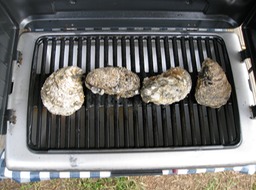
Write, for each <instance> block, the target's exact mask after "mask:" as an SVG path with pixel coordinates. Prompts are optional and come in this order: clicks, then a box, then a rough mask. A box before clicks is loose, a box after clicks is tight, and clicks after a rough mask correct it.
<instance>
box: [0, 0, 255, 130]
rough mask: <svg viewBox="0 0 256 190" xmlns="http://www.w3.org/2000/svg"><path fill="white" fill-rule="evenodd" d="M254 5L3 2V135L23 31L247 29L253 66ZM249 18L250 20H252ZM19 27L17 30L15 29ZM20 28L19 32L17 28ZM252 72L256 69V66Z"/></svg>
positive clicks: (174, 0) (218, 0)
mask: <svg viewBox="0 0 256 190" xmlns="http://www.w3.org/2000/svg"><path fill="white" fill-rule="evenodd" d="M255 4H256V3H255V1H253V0H246V1H244V0H233V1H230V0H226V1H223V0H208V1H205V0H183V1H180V0H160V1H159V0H107V1H106V0H97V1H95V0H83V1H82V0H59V1H51V0H47V1H43V0H23V1H15V0H9V1H1V2H0V133H2V134H3V133H5V130H4V129H3V124H4V123H5V122H4V118H5V115H8V111H6V106H7V97H8V93H9V91H10V89H11V65H12V64H11V63H12V62H13V60H17V58H16V55H17V53H16V51H15V50H16V43H17V39H18V38H17V34H18V32H19V29H28V30H31V31H37V30H39V31H40V30H53V29H59V30H72V29H77V30H79V29H80V30H84V29H85V28H94V29H96V28H100V29H101V28H104V27H110V28H120V27H124V28H127V29H129V28H133V29H134V28H135V27H139V28H149V29H150V28H154V27H156V28H235V27H237V26H240V25H241V24H242V23H243V22H244V21H245V19H246V18H249V19H248V20H247V22H245V25H243V28H244V34H245V41H246V45H247V50H248V51H249V52H250V56H251V58H252V61H253V62H255V60H256V57H255V56H256V54H255V53H253V52H255V50H256V47H255V44H256V42H255V41H256V39H255V33H256V31H255V26H256V25H255V19H254V18H255V12H254V13H253V12H251V10H255V9H254V8H253V7H255V6H254V5H255ZM248 14H250V15H251V16H250V15H248ZM16 23H17V24H16ZM18 26H19V27H18ZM253 70H254V71H256V66H255V65H254V64H253Z"/></svg>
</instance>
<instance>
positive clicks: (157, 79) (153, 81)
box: [140, 67, 192, 104]
mask: <svg viewBox="0 0 256 190" xmlns="http://www.w3.org/2000/svg"><path fill="white" fill-rule="evenodd" d="M191 87H192V81H191V77H190V75H189V73H188V72H187V71H186V70H184V69H183V68H180V67H175V68H171V69H169V70H167V71H166V72H164V73H162V74H160V75H157V76H152V77H149V78H145V79H144V81H143V86H142V89H141V92H140V93H141V97H142V100H143V101H144V102H146V103H149V102H153V103H155V104H172V103H174V102H178V101H180V100H182V99H184V98H185V97H186V96H187V94H188V93H189V92H190V90H191Z"/></svg>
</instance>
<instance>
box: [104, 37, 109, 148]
mask: <svg viewBox="0 0 256 190" xmlns="http://www.w3.org/2000/svg"><path fill="white" fill-rule="evenodd" d="M108 47H109V46H108V38H105V39H104V67H107V66H108ZM109 101H110V97H109V96H107V95H106V96H105V103H104V123H105V135H104V137H105V146H106V147H107V148H109V147H110V129H109V128H110V126H109V120H108V118H109Z"/></svg>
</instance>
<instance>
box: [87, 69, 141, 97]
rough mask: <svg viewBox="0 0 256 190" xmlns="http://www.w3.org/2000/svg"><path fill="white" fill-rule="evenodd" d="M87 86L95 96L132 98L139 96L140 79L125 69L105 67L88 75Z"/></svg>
mask: <svg viewBox="0 0 256 190" xmlns="http://www.w3.org/2000/svg"><path fill="white" fill-rule="evenodd" d="M85 85H86V87H87V88H89V89H90V90H91V91H92V92H93V93H95V94H100V95H103V94H104V93H106V94H109V95H117V97H118V98H119V97H122V98H130V97H133V96H135V95H136V94H139V88H140V79H139V77H138V76H137V75H136V74H135V73H133V72H132V71H129V70H128V69H126V68H124V67H104V68H98V69H95V70H93V71H91V72H90V73H88V75H87V76H86V79H85Z"/></svg>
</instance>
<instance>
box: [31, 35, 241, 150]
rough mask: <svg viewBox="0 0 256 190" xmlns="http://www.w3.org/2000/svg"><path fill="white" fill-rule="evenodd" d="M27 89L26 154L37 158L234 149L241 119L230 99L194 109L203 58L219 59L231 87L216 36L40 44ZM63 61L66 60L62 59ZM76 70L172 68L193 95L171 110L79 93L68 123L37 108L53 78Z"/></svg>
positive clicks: (144, 72)
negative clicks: (62, 153) (186, 78)
mask: <svg viewBox="0 0 256 190" xmlns="http://www.w3.org/2000/svg"><path fill="white" fill-rule="evenodd" d="M35 47H36V49H35V51H34V58H33V70H32V76H31V79H32V80H31V84H30V93H29V94H30V96H32V97H31V98H30V99H31V100H32V101H31V103H30V104H29V105H31V106H30V107H29V112H28V122H30V123H31V125H28V126H31V127H28V132H27V134H28V140H27V142H28V146H29V147H30V148H32V149H34V150H39V151H40V150H64V149H65V150H78V149H81V150H91V151H94V150H98V149H122V150H123V148H128V149H130V148H157V147H176V148H178V147H188V148H194V147H198V146H203V147H205V146H206V147H207V146H211V145H224V146H230V145H235V144H237V143H238V142H239V139H240V136H239V134H240V133H239V131H240V128H239V117H238V111H237V110H238V108H237V103H236V96H235V92H234V91H233V92H232V96H231V99H230V100H229V102H228V104H227V105H225V106H223V107H222V108H220V109H218V110H217V109H211V108H206V107H204V106H201V105H198V104H197V103H196V101H195V97H194V93H195V84H196V80H197V75H198V71H199V70H200V69H201V63H202V62H203V60H204V59H205V58H206V57H210V58H213V59H216V61H218V62H219V63H220V64H221V66H222V67H223V69H224V70H225V72H226V74H227V77H228V79H229V81H230V82H231V84H232V87H233V89H234V85H233V83H234V82H233V78H232V72H231V67H230V63H229V59H228V55H227V51H226V48H225V43H224V42H223V40H222V39H221V38H219V37H216V36H189V37H188V36H160V35H158V36H150V35H148V36H143V35H139V36H124V35H120V36H104V35H103V36H100V35H95V36H66V37H63V36H52V37H49V36H48V37H42V39H38V42H37V44H36V46H35ZM65 56H66V57H65ZM71 65H77V66H78V67H81V68H83V69H84V71H85V74H88V73H89V72H90V71H91V70H92V69H94V68H99V67H102V66H104V67H107V66H109V65H113V66H123V67H126V68H130V69H131V70H132V71H133V72H136V73H137V74H138V75H139V77H140V79H141V83H142V81H143V79H144V78H145V77H148V76H154V75H157V74H160V73H162V72H163V71H165V70H166V69H169V68H170V67H171V66H179V67H184V68H185V69H186V70H187V71H189V72H190V74H191V78H192V84H193V87H192V90H191V93H190V94H189V95H188V96H187V97H186V98H185V99H184V100H182V101H180V102H177V103H174V104H172V105H165V106H158V105H155V104H152V103H149V104H146V103H144V102H143V101H142V100H141V98H140V96H135V97H133V98H129V99H123V98H120V99H117V98H115V97H113V96H109V95H103V96H99V95H95V94H93V93H92V92H91V91H90V90H88V89H87V88H86V87H85V86H84V92H85V102H84V105H83V107H82V108H81V109H80V110H79V111H77V112H76V113H75V114H74V115H72V116H69V117H63V116H55V115H52V114H51V113H50V112H48V111H47V110H46V108H44V107H43V106H42V102H41V99H40V88H41V86H42V84H43V82H44V81H45V79H46V77H47V76H49V74H50V73H52V72H53V71H55V70H57V69H58V68H62V67H64V66H71Z"/></svg>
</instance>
